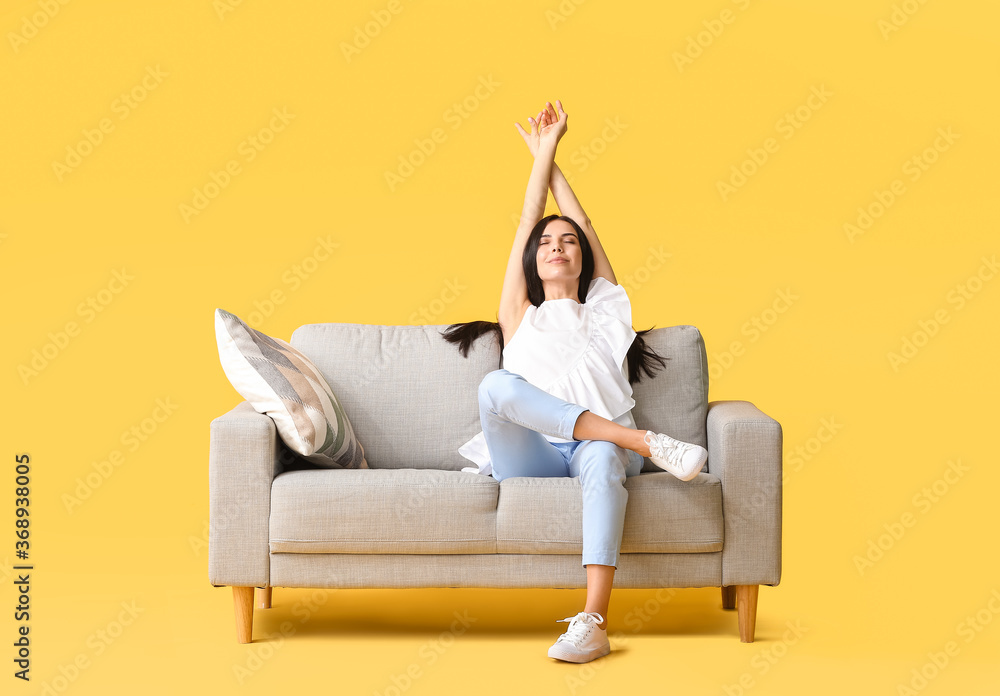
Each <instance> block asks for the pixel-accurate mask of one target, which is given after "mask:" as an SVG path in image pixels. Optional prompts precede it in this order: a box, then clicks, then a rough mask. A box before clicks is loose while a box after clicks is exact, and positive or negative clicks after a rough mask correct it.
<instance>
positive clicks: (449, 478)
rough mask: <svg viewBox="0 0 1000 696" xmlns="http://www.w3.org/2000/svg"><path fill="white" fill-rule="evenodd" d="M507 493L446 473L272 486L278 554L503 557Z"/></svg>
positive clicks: (330, 474) (397, 472)
mask: <svg viewBox="0 0 1000 696" xmlns="http://www.w3.org/2000/svg"><path fill="white" fill-rule="evenodd" d="M499 489H500V486H499V484H498V483H497V481H496V480H495V479H493V478H492V477H486V476H479V475H477V474H469V473H465V472H461V471H446V470H438V469H335V470H330V469H322V470H319V469H307V470H298V471H285V472H283V473H281V474H279V475H278V476H276V477H275V479H274V481H273V483H272V484H271V516H270V550H271V553H495V552H496V509H497V495H498V493H499Z"/></svg>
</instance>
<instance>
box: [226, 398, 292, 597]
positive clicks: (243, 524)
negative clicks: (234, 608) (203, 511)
mask: <svg viewBox="0 0 1000 696" xmlns="http://www.w3.org/2000/svg"><path fill="white" fill-rule="evenodd" d="M292 457H294V455H292V454H291V453H290V452H289V450H288V449H287V447H285V446H284V444H283V443H282V441H281V438H279V437H278V435H277V430H276V428H275V426H274V420H272V419H271V418H270V417H268V416H266V415H264V414H262V413H258V412H257V411H256V410H254V408H253V406H252V405H251V404H250V403H249V402H247V401H242V402H240V403H239V404H238V405H237V406H236V407H235V408H233V409H232V410H230V411H229V412H228V413H225V414H223V415H221V416H219V417H218V418H216V419H215V420H213V421H212V423H211V426H210V433H209V453H208V493H209V499H208V514H209V519H208V530H209V531H208V577H209V580H210V581H211V582H212V584H213V585H243V586H246V585H265V584H267V580H268V525H267V520H268V517H269V515H270V512H271V482H272V481H273V479H274V477H275V476H277V475H278V474H279V473H281V471H283V470H284V468H285V466H288V465H291V459H292Z"/></svg>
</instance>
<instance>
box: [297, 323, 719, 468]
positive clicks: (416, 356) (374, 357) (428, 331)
mask: <svg viewBox="0 0 1000 696" xmlns="http://www.w3.org/2000/svg"><path fill="white" fill-rule="evenodd" d="M447 328H448V325H447V324H437V325H425V326H392V325H379V324H347V323H329V324H305V325H303V326H300V327H299V328H297V329H296V330H295V331H294V332H293V333H292V336H291V339H290V340H289V343H291V345H292V346H294V347H295V348H297V349H298V350H300V351H302V353H304V354H305V355H306V356H307V357H308V358H310V359H311V360H312V361H313V362H314V363H315V365H316V367H317V368H318V369H319V370H320V372H322V373H323V376H325V377H326V379H327V381H328V382H329V383H330V386H331V387H332V388H333V392H334V394H336V395H337V399H338V401H340V403H341V405H342V406H343V408H344V412H345V413H346V414H347V417H348V418H349V419H350V421H351V426H352V427H353V428H354V432H355V434H356V435H357V437H358V439H359V440H360V441H361V444H362V446H363V447H364V449H365V456H366V458H367V460H368V465H369V466H370V467H371V468H373V469H380V468H381V469H384V468H394V469H398V468H414V469H450V470H455V471H457V470H459V469H461V468H462V467H466V466H473V463H472V462H471V461H469V460H468V459H465V458H464V457H462V455H460V454H459V453H458V448H459V447H460V446H461V445H462V444H464V443H465V442H466V441H467V440H469V439H470V438H471V437H472V436H474V435H475V434H476V433H478V432H479V431H480V430H482V425H481V424H480V422H479V403H478V389H479V383H480V382H481V381H482V379H483V377H485V376H486V374H487V373H488V372H491V371H492V370H496V369H497V368H499V367H502V364H501V362H500V357H501V356H500V346H499V345H498V343H497V341H496V339H495V337H494V334H493V333H492V332H487V333H486V334H484V335H482V336H480V337H479V339H478V340H476V342H475V343H474V344H473V345H472V347H471V348H470V350H469V355H468V357H467V358H465V357H462V354H461V353H460V352H459V350H458V347H457V346H456V345H454V344H452V343H449V342H447V341H445V340H444V338H442V336H441V334H442V333H443V332H444V331H445V330H446V329H447ZM644 338H645V339H646V343H647V345H648V347H649V348H651V349H652V350H654V351H655V352H657V353H658V354H659V355H662V356H664V357H665V358H669V360H666V367H664V368H663V369H660V370H659V371H658V372H657V373H656V376H655V377H652V378H651V377H649V376H648V375H646V374H645V373H643V374H642V381H640V382H638V383H635V384H633V385H632V390H633V397H634V398H635V402H636V405H635V408H634V409H633V410H632V415H633V417H634V418H635V422H636V426H637V427H639V428H644V429H647V430H654V431H656V432H664V433H667V434H668V435H670V436H671V437H675V438H677V439H679V440H683V441H685V442H694V443H696V444H699V445H702V446H707V444H708V440H707V435H706V430H705V422H706V418H707V415H708V357H707V354H706V352H705V343H704V341H703V340H702V336H701V332H700V331H698V329H697V328H695V327H694V326H686V325H685V326H669V327H662V328H657V329H653V330H652V331H650V332H649V333H647V334H645V335H644ZM654 367H658V365H656V364H655V363H654ZM644 470H656V469H653V467H652V465H651V464H650V463H649V462H648V461H647V462H646V469H644Z"/></svg>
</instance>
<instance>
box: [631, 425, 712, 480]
mask: <svg viewBox="0 0 1000 696" xmlns="http://www.w3.org/2000/svg"><path fill="white" fill-rule="evenodd" d="M642 440H643V442H645V443H646V444H647V445H649V459H650V461H652V462H653V464H656V466H658V467H660V468H661V469H663V470H664V471H666V472H668V473H671V474H673V475H674V476H676V477H677V478H679V479H680V480H681V481H690V480H691V479H693V478H694V477H695V476H697V475H698V472H700V471H701V467H703V466H704V465H705V460H707V459H708V450H707V449H705V448H704V447H702V446H701V445H694V444H691V443H690V442H681V441H680V440H675V439H674V438H672V437H670V436H669V435H664V434H663V433H654V432H653V431H652V430H647V431H646V435H645V436H644V437H643V438H642Z"/></svg>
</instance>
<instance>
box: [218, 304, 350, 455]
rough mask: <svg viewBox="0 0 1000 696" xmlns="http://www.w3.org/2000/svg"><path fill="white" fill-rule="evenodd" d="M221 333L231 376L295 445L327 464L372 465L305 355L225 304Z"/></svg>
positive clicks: (220, 315) (290, 444) (287, 441)
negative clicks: (255, 325)
mask: <svg viewBox="0 0 1000 696" xmlns="http://www.w3.org/2000/svg"><path fill="white" fill-rule="evenodd" d="M215 338H216V341H217V342H218V344H219V359H220V360H221V362H222V369H223V371H225V373H226V377H228V378H229V381H230V382H231V383H232V385H233V387H235V388H236V391H238V392H239V393H240V395H241V396H242V397H243V398H244V399H246V400H247V401H249V402H250V404H251V405H253V407H254V408H255V409H256V410H257V412H258V413H263V414H265V415H268V416H270V417H271V418H272V419H273V420H274V423H275V426H276V428H277V431H278V435H279V436H280V437H281V439H282V440H283V441H284V442H285V444H287V445H288V447H289V449H291V450H292V451H293V452H296V453H298V454H300V455H302V457H304V458H305V459H306V460H308V461H310V462H312V463H314V464H316V465H317V466H321V467H324V468H330V469H367V468H368V462H367V461H366V460H365V450H364V448H363V447H362V446H361V443H360V442H358V439H357V438H356V437H355V435H354V429H353V428H351V423H350V421H349V420H348V419H347V414H345V413H344V409H343V408H342V407H341V405H340V402H338V401H337V397H336V396H334V393H333V390H332V389H331V388H330V384H329V383H328V382H327V381H326V378H324V377H323V375H322V373H320V371H319V370H318V369H316V366H315V365H313V363H312V361H310V360H309V359H308V358H307V357H306V356H305V355H303V354H302V353H301V352H300V351H298V350H296V349H295V348H293V347H292V346H291V345H289V344H288V343H286V342H285V341H282V340H280V339H277V338H272V337H271V336H268V335H266V334H264V333H261V332H260V331H257V330H256V329H253V328H250V327H249V326H247V324H246V323H245V322H244V321H243V320H242V319H240V318H239V317H237V316H236V315H235V314H231V313H230V312H227V311H225V310H224V309H216V310H215Z"/></svg>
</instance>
